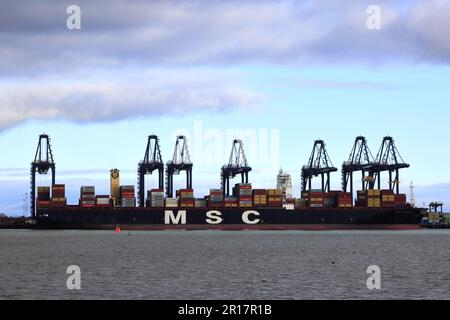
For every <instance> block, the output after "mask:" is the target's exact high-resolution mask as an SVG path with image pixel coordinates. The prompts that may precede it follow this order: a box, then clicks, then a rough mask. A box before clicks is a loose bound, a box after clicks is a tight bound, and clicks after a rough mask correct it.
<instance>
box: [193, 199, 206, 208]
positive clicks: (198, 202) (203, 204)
mask: <svg viewBox="0 0 450 320" xmlns="http://www.w3.org/2000/svg"><path fill="white" fill-rule="evenodd" d="M194 206H195V207H196V208H206V199H204V198H197V199H195V203H194Z"/></svg>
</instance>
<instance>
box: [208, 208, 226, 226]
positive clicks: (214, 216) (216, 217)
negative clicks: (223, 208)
mask: <svg viewBox="0 0 450 320" xmlns="http://www.w3.org/2000/svg"><path fill="white" fill-rule="evenodd" d="M221 215H222V213H221V212H220V211H217V210H211V211H208V212H207V213H206V217H207V218H208V219H206V223H208V224H221V223H222V221H223V218H221V217H220V216H221Z"/></svg>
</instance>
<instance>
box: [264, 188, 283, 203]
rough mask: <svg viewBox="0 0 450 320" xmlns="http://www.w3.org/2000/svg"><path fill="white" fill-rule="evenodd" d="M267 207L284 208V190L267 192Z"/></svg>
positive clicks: (269, 190)
mask: <svg viewBox="0 0 450 320" xmlns="http://www.w3.org/2000/svg"><path fill="white" fill-rule="evenodd" d="M267 206H268V207H282V206H283V190H281V189H268V190H267Z"/></svg>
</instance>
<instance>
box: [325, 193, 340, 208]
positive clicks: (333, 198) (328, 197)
mask: <svg viewBox="0 0 450 320" xmlns="http://www.w3.org/2000/svg"><path fill="white" fill-rule="evenodd" d="M338 193H339V191H329V192H327V193H325V194H324V196H323V207H324V208H336V206H337V195H338Z"/></svg>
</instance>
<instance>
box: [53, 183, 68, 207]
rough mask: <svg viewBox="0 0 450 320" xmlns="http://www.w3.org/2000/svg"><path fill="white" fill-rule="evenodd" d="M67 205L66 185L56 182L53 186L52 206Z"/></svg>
mask: <svg viewBox="0 0 450 320" xmlns="http://www.w3.org/2000/svg"><path fill="white" fill-rule="evenodd" d="M66 205H67V199H66V186H65V185H64V184H54V185H53V186H52V207H53V208H64V207H65V206H66Z"/></svg>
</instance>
